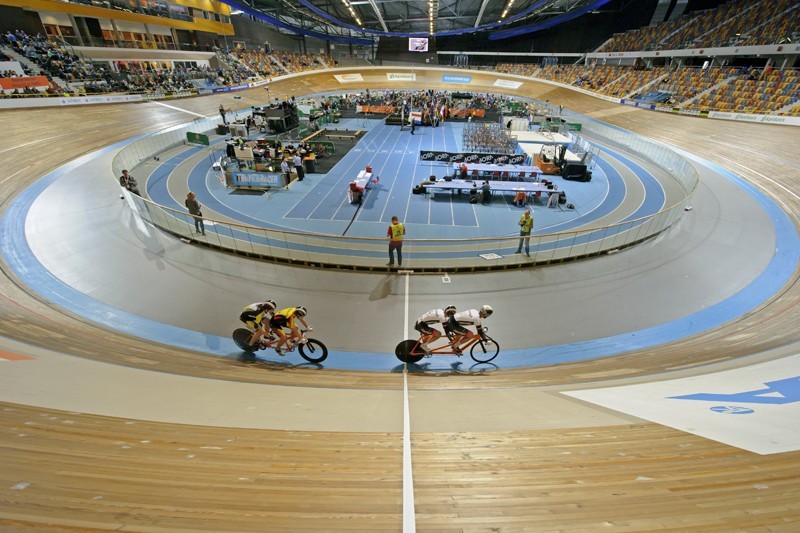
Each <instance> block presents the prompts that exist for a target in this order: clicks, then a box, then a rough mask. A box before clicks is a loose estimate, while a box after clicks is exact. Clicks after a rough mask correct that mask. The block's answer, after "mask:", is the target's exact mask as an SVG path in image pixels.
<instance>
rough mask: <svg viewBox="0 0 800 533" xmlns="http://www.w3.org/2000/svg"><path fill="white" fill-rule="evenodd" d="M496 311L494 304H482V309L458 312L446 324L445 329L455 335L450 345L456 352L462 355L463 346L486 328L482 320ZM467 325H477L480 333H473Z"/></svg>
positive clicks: (476, 327)
mask: <svg viewBox="0 0 800 533" xmlns="http://www.w3.org/2000/svg"><path fill="white" fill-rule="evenodd" d="M493 312H494V309H492V306H490V305H482V306H481V308H480V309H470V310H469V311H462V312H461V313H456V314H455V315H453V316H452V317H451V318H450V320H448V321H447V324H445V330H446V331H447V332H448V333H451V334H452V335H453V342H451V343H450V345H451V346H452V347H453V351H454V352H456V354H458V355H461V346H462V345H463V344H466V343H467V342H469V341H470V340H472V339H474V338H476V337H478V336H479V335H480V334H481V333H482V332H483V330H484V327H483V324H482V323H481V320H482V319H484V318H486V317H488V316H491V314H492V313H493ZM467 326H475V329H476V330H477V331H478V333H473V332H472V331H471V330H469V329H467Z"/></svg>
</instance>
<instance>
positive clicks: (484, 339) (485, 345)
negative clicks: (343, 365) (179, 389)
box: [233, 328, 500, 363]
mask: <svg viewBox="0 0 800 533" xmlns="http://www.w3.org/2000/svg"><path fill="white" fill-rule="evenodd" d="M252 334H253V331H252V330H250V329H247V328H239V329H237V330H235V331H234V332H233V341H234V342H235V343H236V345H237V346H238V347H239V348H241V349H242V350H243V351H245V352H247V353H254V352H256V351H257V350H266V349H267V348H274V347H275V345H276V344H277V343H278V340H279V338H278V336H277V335H275V334H274V333H272V334H271V335H270V337H269V338H264V339H262V340H261V341H259V342H257V343H256V344H255V345H253V346H250V345H249V344H248V342H249V340H250V337H251V336H252ZM446 338H447V340H448V342H447V343H446V344H444V345H442V346H438V347H433V348H429V351H428V352H426V351H425V350H424V349H423V346H422V344H423V342H425V340H426V336H424V335H423V336H421V337H420V338H418V339H406V340H404V341H401V342H400V343H399V344H398V345H397V346H396V347H395V349H394V355H395V357H397V358H398V359H399V360H400V361H402V362H404V363H417V362H419V361H421V360H422V359H424V358H425V357H433V356H436V355H459V356H460V355H462V354H465V353H467V352H469V355H470V357H472V359H473V360H475V361H476V362H478V363H488V362H489V361H492V360H493V359H494V358H495V357H497V355H498V354H499V353H500V345H499V344H497V341H495V340H494V339H492V338H491V337H489V336H488V335H487V334H486V330H485V329H484V331H481V332H479V333H478V335H477V336H476V337H474V338H472V339H470V340H469V341H468V342H467V343H466V344H464V345H462V346H461V348H460V352H461V353H458V352H457V351H456V349H455V347H454V346H453V344H452V342H453V336H452V334H450V333H448V334H447V337H446ZM295 350H297V352H298V353H299V354H300V357H302V358H303V359H305V360H306V361H308V362H310V363H321V362H322V361H324V360H325V359H327V357H328V348H327V347H326V346H325V344H323V343H322V341H320V340H318V339H312V338H309V337H306V330H301V331H300V338H299V339H290V341H289V344H288V345H286V351H287V352H293V351H295Z"/></svg>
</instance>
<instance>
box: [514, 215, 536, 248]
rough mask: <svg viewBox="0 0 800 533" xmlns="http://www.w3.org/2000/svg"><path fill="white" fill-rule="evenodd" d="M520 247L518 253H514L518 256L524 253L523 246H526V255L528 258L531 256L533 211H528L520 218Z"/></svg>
mask: <svg viewBox="0 0 800 533" xmlns="http://www.w3.org/2000/svg"><path fill="white" fill-rule="evenodd" d="M517 224H519V246H518V247H517V251H516V252H514V253H516V254H521V253H522V245H523V244H524V245H525V255H527V256H528V257H530V256H531V230H532V229H533V217H532V216H531V210H530V209H526V210H525V212H524V213H522V216H521V217H519V222H517Z"/></svg>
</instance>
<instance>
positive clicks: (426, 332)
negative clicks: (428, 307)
mask: <svg viewBox="0 0 800 533" xmlns="http://www.w3.org/2000/svg"><path fill="white" fill-rule="evenodd" d="M414 329H415V330H417V331H419V333H420V336H419V347H420V348H422V351H424V352H425V353H430V351H431V349H430V348H429V347H428V344H430V342H431V338H432V336H433V335H434V334H435V333H436V330H435V329H433V328H432V327H430V326H429V325H428V324H426V323H424V322H417V323H416V324H414ZM434 340H435V338H434Z"/></svg>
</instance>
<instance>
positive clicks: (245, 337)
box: [233, 328, 258, 353]
mask: <svg viewBox="0 0 800 533" xmlns="http://www.w3.org/2000/svg"><path fill="white" fill-rule="evenodd" d="M252 335H253V332H252V331H250V330H249V329H244V328H239V329H237V330H235V331H234V332H233V342H235V343H236V346H238V347H239V348H241V349H242V350H244V351H245V352H248V353H253V352H254V351H256V350H258V344H256V345H255V346H250V345H249V344H248V341H249V340H250V337H251V336H252Z"/></svg>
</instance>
